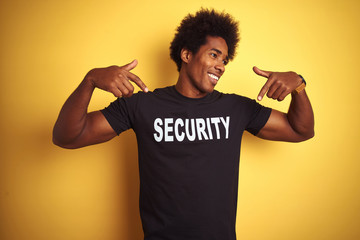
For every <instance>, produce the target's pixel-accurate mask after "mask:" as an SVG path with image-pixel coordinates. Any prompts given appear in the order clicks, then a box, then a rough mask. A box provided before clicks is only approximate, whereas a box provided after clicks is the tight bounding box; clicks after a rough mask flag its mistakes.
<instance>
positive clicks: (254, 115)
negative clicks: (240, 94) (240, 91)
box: [245, 100, 271, 135]
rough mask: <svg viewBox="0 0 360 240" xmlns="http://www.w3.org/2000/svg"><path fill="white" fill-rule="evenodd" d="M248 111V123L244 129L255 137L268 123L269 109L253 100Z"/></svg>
mask: <svg viewBox="0 0 360 240" xmlns="http://www.w3.org/2000/svg"><path fill="white" fill-rule="evenodd" d="M250 109H251V111H250V112H251V116H250V121H249V122H248V124H247V126H246V128H245V129H246V130H247V131H248V132H250V133H251V134H253V135H257V134H258V133H259V131H260V130H261V129H262V128H263V127H264V126H265V124H266V122H267V121H268V119H269V117H270V114H271V108H268V107H264V106H262V105H261V104H259V103H257V102H256V101H255V100H251V102H250Z"/></svg>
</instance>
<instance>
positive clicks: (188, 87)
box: [175, 68, 207, 98]
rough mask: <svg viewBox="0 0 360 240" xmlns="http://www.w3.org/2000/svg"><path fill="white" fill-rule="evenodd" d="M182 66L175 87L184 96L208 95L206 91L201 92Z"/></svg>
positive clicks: (198, 96) (199, 96)
mask: <svg viewBox="0 0 360 240" xmlns="http://www.w3.org/2000/svg"><path fill="white" fill-rule="evenodd" d="M182 69H183V68H181V70H180V73H179V78H178V81H177V82H176V84H175V89H176V90H177V91H178V92H179V93H180V94H181V95H183V96H185V97H188V98H202V97H205V96H206V95H207V93H206V92H201V91H200V90H199V89H197V88H195V87H194V85H193V84H191V79H189V76H188V75H186V74H184V73H183V71H182Z"/></svg>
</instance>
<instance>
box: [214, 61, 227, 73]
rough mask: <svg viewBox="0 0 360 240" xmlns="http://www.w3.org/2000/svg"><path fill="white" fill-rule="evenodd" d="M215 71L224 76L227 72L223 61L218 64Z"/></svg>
mask: <svg viewBox="0 0 360 240" xmlns="http://www.w3.org/2000/svg"><path fill="white" fill-rule="evenodd" d="M215 69H216V70H217V71H219V73H221V74H223V73H224V72H225V64H224V63H223V61H220V62H218V63H217V64H216V65H215Z"/></svg>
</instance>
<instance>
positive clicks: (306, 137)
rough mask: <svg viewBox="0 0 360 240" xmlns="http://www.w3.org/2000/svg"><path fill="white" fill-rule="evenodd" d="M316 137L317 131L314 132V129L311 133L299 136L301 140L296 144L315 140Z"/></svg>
mask: <svg viewBox="0 0 360 240" xmlns="http://www.w3.org/2000/svg"><path fill="white" fill-rule="evenodd" d="M314 136H315V131H314V129H312V130H311V131H309V132H306V133H303V134H301V135H299V139H298V141H296V142H304V141H307V140H309V139H311V138H313V137H314Z"/></svg>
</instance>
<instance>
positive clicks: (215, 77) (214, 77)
mask: <svg viewBox="0 0 360 240" xmlns="http://www.w3.org/2000/svg"><path fill="white" fill-rule="evenodd" d="M208 75H209V77H211V78H213V79H215V80H216V81H218V80H219V77H218V76H216V75H214V74H211V73H208Z"/></svg>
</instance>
